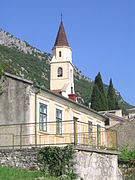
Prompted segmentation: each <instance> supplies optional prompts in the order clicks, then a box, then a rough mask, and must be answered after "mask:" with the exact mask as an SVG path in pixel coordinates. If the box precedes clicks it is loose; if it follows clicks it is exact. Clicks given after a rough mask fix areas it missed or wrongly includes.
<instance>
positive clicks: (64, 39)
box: [54, 21, 69, 47]
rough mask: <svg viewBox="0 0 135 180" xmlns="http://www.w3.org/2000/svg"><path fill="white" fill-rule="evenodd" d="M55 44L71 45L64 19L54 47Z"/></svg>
mask: <svg viewBox="0 0 135 180" xmlns="http://www.w3.org/2000/svg"><path fill="white" fill-rule="evenodd" d="M55 46H68V47H69V44H68V41H67V37H66V33H65V30H64V26H63V22H62V21H61V23H60V27H59V31H58V34H57V38H56V41H55V44H54V47H55Z"/></svg>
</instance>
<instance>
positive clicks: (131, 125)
mask: <svg viewBox="0 0 135 180" xmlns="http://www.w3.org/2000/svg"><path fill="white" fill-rule="evenodd" d="M111 129H113V130H116V131H117V143H118V146H119V147H124V146H126V145H127V144H128V145H129V146H128V147H129V148H130V149H133V148H134V146H135V119H132V120H127V121H125V122H123V123H119V124H117V125H115V126H114V127H111Z"/></svg>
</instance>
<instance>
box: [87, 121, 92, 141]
mask: <svg viewBox="0 0 135 180" xmlns="http://www.w3.org/2000/svg"><path fill="white" fill-rule="evenodd" d="M92 133H93V132H92V122H91V121H88V140H89V144H92V137H93V136H92Z"/></svg>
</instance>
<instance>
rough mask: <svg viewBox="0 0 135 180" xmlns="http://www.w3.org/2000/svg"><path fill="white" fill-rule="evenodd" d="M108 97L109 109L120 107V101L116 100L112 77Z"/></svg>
mask: <svg viewBox="0 0 135 180" xmlns="http://www.w3.org/2000/svg"><path fill="white" fill-rule="evenodd" d="M107 99H108V109H109V110H114V109H119V106H118V102H117V100H116V95H115V89H114V87H113V83H112V79H110V84H109V88H108V94H107Z"/></svg>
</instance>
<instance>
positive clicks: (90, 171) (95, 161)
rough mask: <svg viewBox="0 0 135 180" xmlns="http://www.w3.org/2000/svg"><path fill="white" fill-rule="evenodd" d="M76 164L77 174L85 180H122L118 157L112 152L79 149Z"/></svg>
mask: <svg viewBox="0 0 135 180" xmlns="http://www.w3.org/2000/svg"><path fill="white" fill-rule="evenodd" d="M76 162H77V165H76V168H75V169H76V172H77V174H78V175H79V177H80V178H82V179H84V180H122V174H121V172H120V170H119V168H118V157H117V155H116V154H113V153H112V152H107V151H102V150H101V151H99V150H95V151H92V150H91V151H90V150H85V149H84V150H83V151H82V150H80V149H79V150H77V152H76ZM80 178H78V180H79V179H80Z"/></svg>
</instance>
